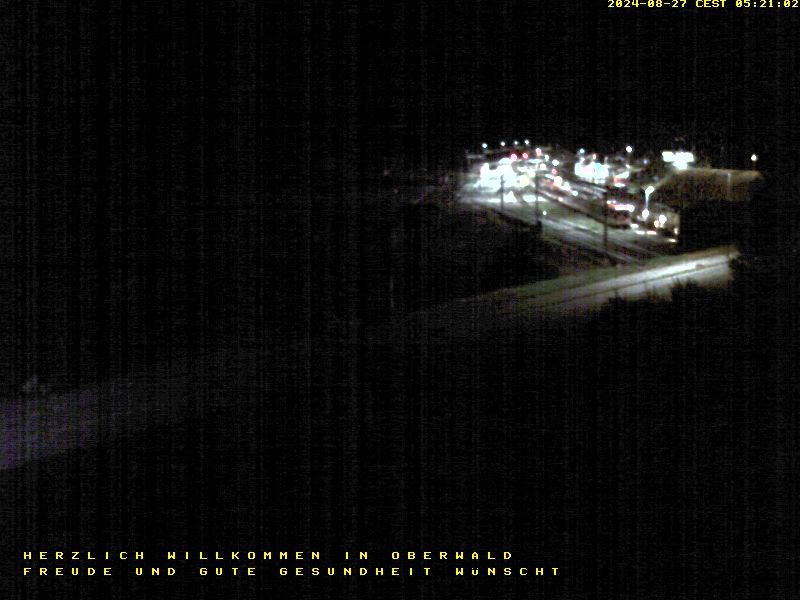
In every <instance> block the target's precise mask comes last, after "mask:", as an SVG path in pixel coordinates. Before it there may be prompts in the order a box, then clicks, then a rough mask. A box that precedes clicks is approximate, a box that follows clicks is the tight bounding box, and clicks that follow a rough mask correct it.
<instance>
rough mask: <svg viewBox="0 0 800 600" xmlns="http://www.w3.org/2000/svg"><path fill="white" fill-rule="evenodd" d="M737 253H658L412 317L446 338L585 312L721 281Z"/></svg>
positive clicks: (728, 249) (727, 275)
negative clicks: (635, 262) (614, 302)
mask: <svg viewBox="0 0 800 600" xmlns="http://www.w3.org/2000/svg"><path fill="white" fill-rule="evenodd" d="M737 255H738V254H737V253H736V251H735V249H734V248H732V247H730V246H724V247H719V248H713V249H710V250H705V251H702V252H695V253H691V254H684V255H679V256H674V257H663V258H661V259H657V260H655V261H653V263H652V264H650V265H645V266H640V265H632V266H628V267H619V268H606V269H598V270H595V271H590V272H587V273H584V274H582V275H576V276H571V277H562V278H560V279H555V280H550V281H543V282H539V283H535V284H531V285H527V286H522V287H518V288H509V289H504V290H498V291H496V292H492V293H490V294H484V295H481V296H476V297H473V298H465V299H461V300H456V301H453V302H450V303H448V304H446V305H443V306H440V307H437V308H435V309H431V310H429V311H425V312H423V313H420V314H418V315H415V316H414V317H413V318H412V322H414V321H416V322H417V323H425V326H426V327H427V330H428V331H429V332H430V333H431V334H433V335H436V333H437V332H438V333H439V334H441V335H443V336H446V337H447V338H453V337H460V336H467V337H471V336H474V335H475V334H476V333H477V332H480V331H484V332H485V331H486V330H495V329H503V328H505V327H507V326H509V325H512V324H513V325H514V326H520V325H523V324H524V323H526V322H528V323H531V324H537V323H538V324H540V323H542V322H546V321H551V320H554V319H562V318H568V319H574V318H576V317H585V316H588V315H591V314H592V313H593V312H595V311H596V310H598V309H599V308H601V307H602V306H603V305H604V304H605V303H606V302H607V301H608V300H611V299H614V298H622V299H626V300H639V299H642V298H647V297H656V298H667V297H669V296H670V294H671V290H672V288H673V287H674V286H675V285H678V284H685V283H688V282H694V283H696V284H698V285H700V286H703V287H722V286H725V285H727V284H728V283H729V282H730V280H731V271H730V267H729V262H730V259H731V258H735V257H736V256H737Z"/></svg>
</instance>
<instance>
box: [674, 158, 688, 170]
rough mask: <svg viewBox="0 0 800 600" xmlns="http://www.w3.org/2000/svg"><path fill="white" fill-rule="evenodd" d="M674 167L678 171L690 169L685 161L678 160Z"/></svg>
mask: <svg viewBox="0 0 800 600" xmlns="http://www.w3.org/2000/svg"><path fill="white" fill-rule="evenodd" d="M672 166H673V167H675V168H676V169H678V171H683V170H684V169H687V168H688V167H689V165H688V164H687V163H686V161H685V160H676V161H675V162H674V163H672Z"/></svg>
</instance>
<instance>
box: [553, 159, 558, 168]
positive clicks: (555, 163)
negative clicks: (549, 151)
mask: <svg viewBox="0 0 800 600" xmlns="http://www.w3.org/2000/svg"><path fill="white" fill-rule="evenodd" d="M553 166H554V167H557V166H558V159H557V158H554V159H553Z"/></svg>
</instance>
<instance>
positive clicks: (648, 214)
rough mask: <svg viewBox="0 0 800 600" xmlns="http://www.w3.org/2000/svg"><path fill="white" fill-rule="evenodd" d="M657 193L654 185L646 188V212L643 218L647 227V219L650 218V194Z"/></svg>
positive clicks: (643, 213)
mask: <svg viewBox="0 0 800 600" xmlns="http://www.w3.org/2000/svg"><path fill="white" fill-rule="evenodd" d="M655 191H656V188H654V187H653V186H652V185H648V186H647V187H646V188H644V210H643V211H642V218H643V219H644V224H645V226H647V218H648V217H649V216H650V194H652V193H653V192H655Z"/></svg>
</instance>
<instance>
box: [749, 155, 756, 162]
mask: <svg viewBox="0 0 800 600" xmlns="http://www.w3.org/2000/svg"><path fill="white" fill-rule="evenodd" d="M750 160H752V161H753V162H756V161H757V160H758V156H756V155H755V154H753V155H751V156H750Z"/></svg>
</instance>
